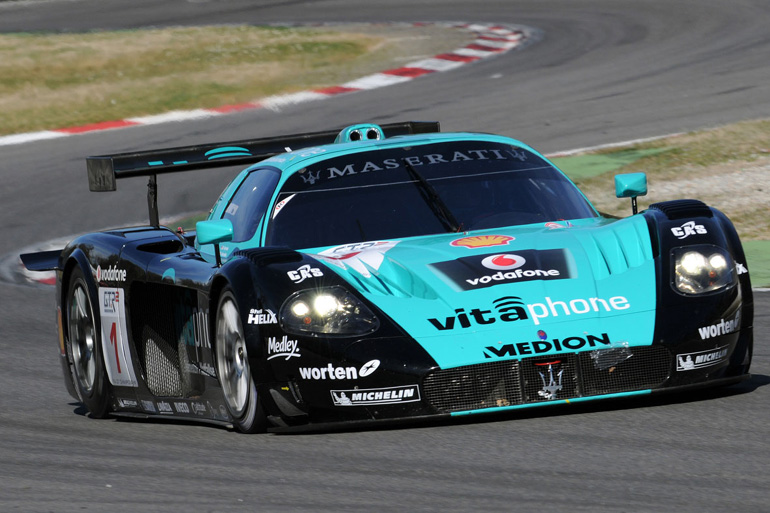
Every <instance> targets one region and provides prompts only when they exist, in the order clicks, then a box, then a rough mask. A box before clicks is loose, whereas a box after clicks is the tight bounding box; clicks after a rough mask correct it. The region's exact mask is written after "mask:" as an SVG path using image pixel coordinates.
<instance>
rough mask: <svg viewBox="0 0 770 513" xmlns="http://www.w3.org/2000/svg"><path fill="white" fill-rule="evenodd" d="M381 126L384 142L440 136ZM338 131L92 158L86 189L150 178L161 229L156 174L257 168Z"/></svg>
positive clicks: (154, 219)
mask: <svg viewBox="0 0 770 513" xmlns="http://www.w3.org/2000/svg"><path fill="white" fill-rule="evenodd" d="M380 127H381V128H382V131H383V133H384V135H385V137H394V136H398V135H413V134H426V133H434V132H438V131H440V127H439V123H438V122H436V121H407V122H400V123H389V124H385V125H380ZM340 130H342V129H338V130H327V131H323V132H309V133H304V134H296V135H285V136H278V137H265V138H261V139H247V140H242V141H231V142H220V143H212V144H200V145H195V146H179V147H176V148H164V149H158V150H148V151H140V152H133V153H118V154H115V155H102V156H95V157H88V158H87V159H86V167H87V169H88V188H89V189H90V190H91V191H94V192H104V191H114V190H117V183H116V182H117V180H118V179H119V178H130V177H134V176H148V177H150V181H149V183H148V184H147V204H148V208H149V210H150V224H151V225H152V226H158V225H159V221H158V204H157V181H156V176H157V175H159V174H165V173H178V172H182V171H191V170H193V169H204V168H213V167H226V166H234V165H246V164H254V163H256V162H260V161H262V160H265V159H268V158H270V157H273V156H275V155H278V154H280V153H285V152H288V151H293V150H298V149H302V148H309V147H312V146H320V145H324V144H331V143H333V142H334V140H335V138H336V137H337V135H338V134H339V133H340Z"/></svg>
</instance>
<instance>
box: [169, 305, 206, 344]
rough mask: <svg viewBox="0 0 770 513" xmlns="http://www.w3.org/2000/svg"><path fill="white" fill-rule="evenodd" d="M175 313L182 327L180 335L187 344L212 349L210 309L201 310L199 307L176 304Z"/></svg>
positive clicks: (178, 324) (178, 323)
mask: <svg viewBox="0 0 770 513" xmlns="http://www.w3.org/2000/svg"><path fill="white" fill-rule="evenodd" d="M175 315H176V317H177V326H181V327H182V328H181V329H182V333H181V335H180V336H181V337H182V340H184V343H185V345H187V346H189V347H199V348H204V349H211V341H210V339H209V313H208V311H203V310H199V309H198V308H197V307H193V308H191V307H189V306H187V305H176V308H175Z"/></svg>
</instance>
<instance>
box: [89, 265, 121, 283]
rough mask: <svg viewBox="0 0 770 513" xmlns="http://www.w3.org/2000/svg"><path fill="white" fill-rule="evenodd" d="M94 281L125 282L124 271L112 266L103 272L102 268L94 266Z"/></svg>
mask: <svg viewBox="0 0 770 513" xmlns="http://www.w3.org/2000/svg"><path fill="white" fill-rule="evenodd" d="M96 281H98V282H101V281H126V270H125V269H119V268H118V267H116V266H113V265H111V266H109V267H108V268H107V269H104V270H102V266H100V265H99V266H96Z"/></svg>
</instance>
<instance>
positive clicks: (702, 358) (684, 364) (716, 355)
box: [676, 346, 729, 371]
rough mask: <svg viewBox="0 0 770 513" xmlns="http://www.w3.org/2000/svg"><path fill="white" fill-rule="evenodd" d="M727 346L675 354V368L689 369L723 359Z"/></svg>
mask: <svg viewBox="0 0 770 513" xmlns="http://www.w3.org/2000/svg"><path fill="white" fill-rule="evenodd" d="M728 349H729V346H722V347H718V348H716V349H709V350H707V351H699V352H697V353H685V354H678V355H676V370H678V371H689V370H695V369H700V368H702V367H710V366H712V365H717V364H718V363H720V362H722V361H724V359H725V357H726V356H727V351H728Z"/></svg>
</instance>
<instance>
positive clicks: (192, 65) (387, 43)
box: [0, 25, 471, 135]
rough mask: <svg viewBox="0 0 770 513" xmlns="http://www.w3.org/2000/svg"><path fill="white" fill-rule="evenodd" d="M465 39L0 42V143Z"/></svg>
mask: <svg viewBox="0 0 770 513" xmlns="http://www.w3.org/2000/svg"><path fill="white" fill-rule="evenodd" d="M470 38H471V34H470V33H468V32H463V31H458V30H448V29H442V28H438V27H420V28H416V27H406V26H393V27H384V26H383V27H377V26H368V25H367V26H355V25H353V26H339V27H337V26H335V27H329V28H323V27H319V28H304V27H300V28H286V27H253V26H224V27H223V26H219V27H192V28H172V29H148V30H131V31H116V32H92V33H85V34H5V35H0V112H2V113H3V115H2V116H0V135H6V134H13V133H23V132H32V131H37V130H44V129H53V128H63V127H69V126H78V125H84V124H90V123H97V122H102V121H113V120H118V119H125V118H129V117H136V116H143V115H151V114H159V113H163V112H167V111H171V110H177V109H197V108H212V107H219V106H222V105H230V104H239V103H244V102H251V101H255V100H258V99H259V98H263V97H266V96H270V95H274V94H283V93H291V92H296V91H302V90H307V89H312V88H319V87H324V86H332V85H338V84H340V83H343V82H345V81H347V80H351V79H354V78H358V77H360V76H362V75H363V74H366V73H372V72H375V71H381V70H383V69H388V68H389V67H396V66H400V65H402V64H404V63H405V62H407V61H408V60H409V59H414V58H415V57H423V56H428V55H424V54H423V53H422V52H434V50H435V53H438V52H441V51H446V50H447V49H452V48H455V46H452V45H455V44H456V45H457V46H461V45H463V44H465V43H467V41H468V40H469V39H470ZM437 46H438V48H436V47H437ZM433 54H434V53H430V55H433Z"/></svg>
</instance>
